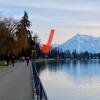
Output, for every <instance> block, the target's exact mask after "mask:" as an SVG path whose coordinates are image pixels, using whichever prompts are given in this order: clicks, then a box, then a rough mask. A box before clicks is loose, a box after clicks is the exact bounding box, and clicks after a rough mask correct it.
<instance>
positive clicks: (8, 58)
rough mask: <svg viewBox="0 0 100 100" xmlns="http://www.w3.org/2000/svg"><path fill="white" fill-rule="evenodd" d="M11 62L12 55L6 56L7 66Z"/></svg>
mask: <svg viewBox="0 0 100 100" xmlns="http://www.w3.org/2000/svg"><path fill="white" fill-rule="evenodd" d="M9 61H10V55H9V54H8V55H7V56H6V62H7V66H8V65H9Z"/></svg>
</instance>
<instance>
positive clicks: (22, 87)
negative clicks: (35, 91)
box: [0, 63, 33, 100]
mask: <svg viewBox="0 0 100 100" xmlns="http://www.w3.org/2000/svg"><path fill="white" fill-rule="evenodd" d="M30 66H31V65H29V66H28V67H27V66H26V63H17V64H15V67H12V66H11V65H10V66H9V68H2V69H0V100H33V99H32V78H31V67H30Z"/></svg>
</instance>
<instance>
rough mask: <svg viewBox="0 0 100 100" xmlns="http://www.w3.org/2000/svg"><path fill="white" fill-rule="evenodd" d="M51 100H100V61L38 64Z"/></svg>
mask: <svg viewBox="0 0 100 100" xmlns="http://www.w3.org/2000/svg"><path fill="white" fill-rule="evenodd" d="M37 69H38V72H39V76H40V79H41V81H42V83H43V86H44V88H45V91H46V93H47V96H48V98H49V100H100V60H81V61H79V60H66V61H64V60H59V61H57V60H55V61H49V62H42V63H38V64H37Z"/></svg>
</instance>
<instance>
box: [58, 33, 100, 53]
mask: <svg viewBox="0 0 100 100" xmlns="http://www.w3.org/2000/svg"><path fill="white" fill-rule="evenodd" d="M58 48H60V49H62V50H63V51H66V50H70V52H73V51H74V50H76V52H78V53H80V52H85V51H88V52H90V53H98V52H100V37H93V36H89V35H80V34H76V35H75V36H73V37H72V38H71V39H69V40H68V41H66V42H65V43H63V44H61V45H59V46H58Z"/></svg>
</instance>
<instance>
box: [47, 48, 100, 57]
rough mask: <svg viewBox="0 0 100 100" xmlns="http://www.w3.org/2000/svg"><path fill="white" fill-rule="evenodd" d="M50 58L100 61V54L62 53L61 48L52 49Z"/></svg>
mask: <svg viewBox="0 0 100 100" xmlns="http://www.w3.org/2000/svg"><path fill="white" fill-rule="evenodd" d="M48 58H55V59H100V53H89V52H88V51H85V52H80V53H78V52H77V51H76V50H73V52H70V50H66V51H62V50H61V49H59V48H52V49H51V51H50V52H49V53H48Z"/></svg>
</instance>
